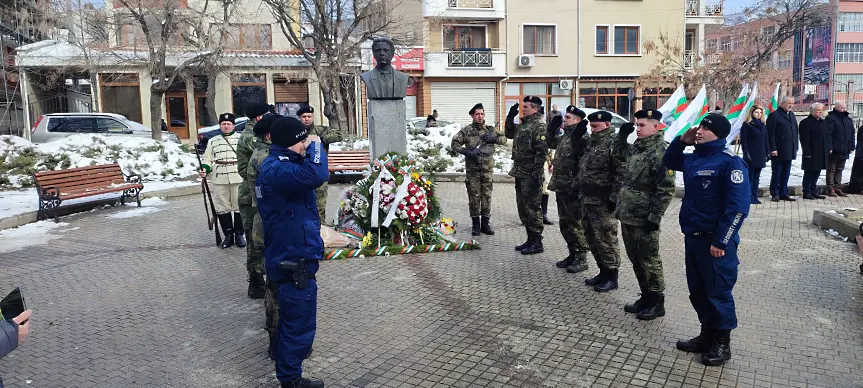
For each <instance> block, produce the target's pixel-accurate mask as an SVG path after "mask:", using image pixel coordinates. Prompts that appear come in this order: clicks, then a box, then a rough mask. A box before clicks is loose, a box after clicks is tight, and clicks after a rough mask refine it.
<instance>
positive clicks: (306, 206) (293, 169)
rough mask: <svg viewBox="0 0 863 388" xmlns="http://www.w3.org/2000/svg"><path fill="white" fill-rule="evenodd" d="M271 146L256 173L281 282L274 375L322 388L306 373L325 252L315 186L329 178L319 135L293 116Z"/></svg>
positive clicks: (270, 270)
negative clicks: (304, 364)
mask: <svg viewBox="0 0 863 388" xmlns="http://www.w3.org/2000/svg"><path fill="white" fill-rule="evenodd" d="M270 140H271V141H272V143H273V145H272V147H271V148H270V154H269V156H267V158H266V159H264V162H263V163H262V164H261V168H260V170H259V172H258V178H257V180H256V185H255V196H256V199H257V203H258V211H259V212H260V214H261V220H262V223H263V229H264V246H265V249H264V257H265V267H266V271H267V275H268V276H269V277H270V280H271V281H272V282H273V283H276V284H278V286H277V287H278V288H277V297H278V300H279V325H278V344H277V345H276V377H277V378H278V379H279V382H280V383H281V386H282V388H285V387H290V388H322V387H323V386H324V383H323V382H322V381H317V380H309V379H306V378H304V377H302V376H303V370H302V364H303V360H304V359H306V358H307V357H308V356H309V354H310V353H311V350H312V342H314V339H315V329H316V317H315V315H316V313H317V300H318V285H317V283H316V281H315V273H316V272H317V271H318V264H319V262H320V260H321V259H322V256H323V253H324V242H323V240H322V239H321V218H320V216H319V215H318V208H317V204H316V200H315V189H316V188H318V187H320V186H321V185H322V184H324V182H326V181H327V180H328V179H329V175H330V174H329V169H328V167H327V154H326V152H324V150H323V145H322V144H321V139H320V138H319V137H318V136H315V135H311V136H310V135H309V132H308V129H307V128H306V127H305V126H304V125H303V124H302V123H301V122H300V120H297V119H296V118H293V117H284V118H281V119H278V120H276V122H274V123H273V124H272V126H271V127H270Z"/></svg>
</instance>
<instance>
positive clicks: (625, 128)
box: [619, 123, 635, 136]
mask: <svg viewBox="0 0 863 388" xmlns="http://www.w3.org/2000/svg"><path fill="white" fill-rule="evenodd" d="M632 132H635V124H633V123H624V124H623V125H621V126H620V132H619V133H620V134H621V135H623V136H629V134H631V133H632Z"/></svg>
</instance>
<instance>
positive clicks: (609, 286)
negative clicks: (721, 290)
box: [593, 269, 617, 292]
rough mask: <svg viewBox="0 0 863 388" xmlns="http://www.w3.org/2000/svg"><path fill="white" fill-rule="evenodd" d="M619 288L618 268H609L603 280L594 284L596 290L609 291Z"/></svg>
mask: <svg viewBox="0 0 863 388" xmlns="http://www.w3.org/2000/svg"><path fill="white" fill-rule="evenodd" d="M616 289H617V270H616V269H610V270H608V273H607V275H606V276H605V277H604V278H603V279H602V282H601V283H599V284H597V285H595V286H593V290H594V291H596V292H609V291H612V290H616Z"/></svg>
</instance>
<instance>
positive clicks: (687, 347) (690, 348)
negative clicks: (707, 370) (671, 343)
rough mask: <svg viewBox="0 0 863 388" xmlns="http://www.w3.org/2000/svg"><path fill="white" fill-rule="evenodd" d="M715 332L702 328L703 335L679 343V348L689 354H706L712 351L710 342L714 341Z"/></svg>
mask: <svg viewBox="0 0 863 388" xmlns="http://www.w3.org/2000/svg"><path fill="white" fill-rule="evenodd" d="M712 337H713V332H712V331H711V330H710V329H708V328H706V327H704V326H702V327H701V333H700V334H698V335H697V336H696V337H695V338H692V339H689V340H685V341H677V348H678V349H680V350H682V351H684V352H689V353H704V352H706V351H708V350H710V341H712Z"/></svg>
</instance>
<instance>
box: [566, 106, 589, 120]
mask: <svg viewBox="0 0 863 388" xmlns="http://www.w3.org/2000/svg"><path fill="white" fill-rule="evenodd" d="M566 113H569V114H571V115H576V116H578V117H581V118H584V117H585V116H587V114H586V113H584V111H583V110H581V109H578V107H577V106H575V105H570V106H568V107H566Z"/></svg>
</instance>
